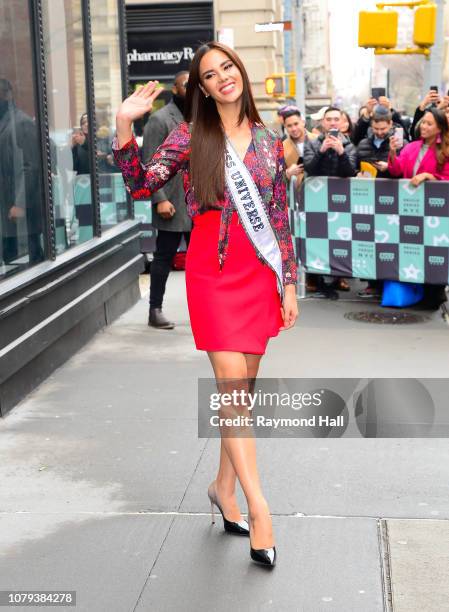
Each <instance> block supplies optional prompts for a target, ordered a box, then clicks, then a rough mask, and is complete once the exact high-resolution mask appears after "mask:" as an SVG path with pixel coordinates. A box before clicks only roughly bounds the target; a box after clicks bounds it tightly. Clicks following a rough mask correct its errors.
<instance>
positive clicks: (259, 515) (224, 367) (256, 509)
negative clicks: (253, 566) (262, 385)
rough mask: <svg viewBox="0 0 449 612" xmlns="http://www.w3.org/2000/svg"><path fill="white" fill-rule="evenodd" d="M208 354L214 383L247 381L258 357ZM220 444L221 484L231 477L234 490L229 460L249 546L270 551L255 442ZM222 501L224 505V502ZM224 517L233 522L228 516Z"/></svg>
mask: <svg viewBox="0 0 449 612" xmlns="http://www.w3.org/2000/svg"><path fill="white" fill-rule="evenodd" d="M208 355H209V358H210V361H211V363H212V367H213V369H214V373H215V377H216V379H217V381H218V382H219V381H220V379H247V378H248V375H249V374H250V375H251V374H252V375H253V376H255V374H256V373H257V368H258V365H259V363H258V362H259V361H260V356H254V355H251V356H245V355H244V354H243V353H235V352H230V351H216V352H210V353H208ZM247 359H248V361H249V363H250V368H251V372H250V373H249V372H248V365H247ZM239 388H240V386H239ZM228 389H229V387H228ZM222 445H223V446H224V449H225V451H226V453H227V458H225V457H223V462H220V467H222V466H223V469H224V477H225V481H226V478H227V481H226V482H227V484H228V486H229V485H230V483H231V484H232V478H233V479H234V487H235V476H233V475H232V472H231V470H230V468H229V465H228V464H227V463H226V462H227V460H229V462H230V464H231V465H232V467H233V468H234V472H235V473H236V475H237V477H238V479H239V482H240V484H241V486H242V489H243V492H244V494H245V497H246V500H247V503H248V513H249V518H250V523H251V545H252V547H253V548H270V547H272V546H273V534H272V528H271V517H270V513H269V509H268V505H267V503H266V501H265V499H264V497H263V494H262V490H261V486H260V481H259V475H258V471H257V463H256V444H255V439H254V437H251V436H249V437H240V436H234V437H226V436H224V437H222ZM219 476H220V479H221V477H222V476H223V473H220V471H219ZM231 477H232V478H231ZM217 479H218V477H217ZM220 492H221V490H220V491H218V493H219V495H220ZM223 495H224V491H223ZM234 499H235V498H234ZM228 500H229V498H228ZM222 502H223V506H224V505H225V501H224V499H223V500H222ZM223 511H224V512H225V508H223ZM226 512H227V510H226ZM227 518H229V520H233V519H232V518H231V516H229V517H227ZM234 520H235V519H234Z"/></svg>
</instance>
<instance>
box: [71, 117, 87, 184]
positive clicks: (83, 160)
mask: <svg viewBox="0 0 449 612" xmlns="http://www.w3.org/2000/svg"><path fill="white" fill-rule="evenodd" d="M72 156H73V169H74V170H75V172H77V174H90V160H89V119H88V116H87V113H83V114H82V115H81V117H80V129H79V130H76V131H75V132H74V134H73V136H72Z"/></svg>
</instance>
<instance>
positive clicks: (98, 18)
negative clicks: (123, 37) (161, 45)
mask: <svg viewBox="0 0 449 612" xmlns="http://www.w3.org/2000/svg"><path fill="white" fill-rule="evenodd" d="M91 21H92V50H93V67H94V86H95V112H96V124H97V134H96V136H97V158H98V169H99V188H100V210H101V227H102V229H103V230H104V229H107V228H109V227H111V226H113V225H115V224H116V223H119V222H120V221H123V220H125V219H127V218H128V204H127V198H126V191H125V188H124V184H123V180H122V175H121V173H120V172H119V170H118V168H117V167H116V166H115V164H114V159H113V156H112V151H111V141H112V138H113V135H114V131H115V113H116V111H117V108H118V107H119V104H120V102H121V100H122V78H121V68H120V39H119V31H118V24H119V16H118V3H117V0H95V2H92V3H91Z"/></svg>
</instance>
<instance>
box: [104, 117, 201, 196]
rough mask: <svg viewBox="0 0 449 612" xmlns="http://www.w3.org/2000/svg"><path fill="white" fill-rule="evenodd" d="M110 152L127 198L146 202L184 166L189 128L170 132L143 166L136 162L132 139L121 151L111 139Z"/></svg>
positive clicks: (137, 155) (135, 150) (136, 148)
mask: <svg viewBox="0 0 449 612" xmlns="http://www.w3.org/2000/svg"><path fill="white" fill-rule="evenodd" d="M112 150H113V153H114V158H115V162H116V164H117V166H118V167H119V168H120V170H121V172H122V175H123V179H124V181H125V187H126V189H127V191H128V192H129V193H130V194H131V197H132V198H133V199H134V200H147V199H148V198H150V197H151V196H152V195H153V193H154V192H155V191H158V190H159V189H161V188H162V187H163V186H164V185H165V183H167V182H168V181H169V180H170V179H171V178H172V177H173V176H175V174H176V173H177V172H178V171H179V170H180V169H181V168H182V167H185V165H186V163H187V161H188V159H189V155H190V133H189V126H188V124H187V123H185V122H183V123H180V124H179V125H178V127H176V128H175V129H174V130H173V131H172V132H170V134H169V135H168V137H167V139H166V140H165V141H164V142H163V143H162V144H161V145H160V146H159V147H158V148H157V150H156V152H155V154H154V155H153V157H152V158H151V160H150V161H149V162H148V164H146V165H145V164H143V163H142V162H141V160H140V157H139V150H138V147H137V143H136V140H135V138H134V137H133V138H132V139H131V140H130V141H129V142H127V143H126V144H125V145H124V146H123V147H122V148H121V149H119V148H118V141H117V138H114V141H113V143H112Z"/></svg>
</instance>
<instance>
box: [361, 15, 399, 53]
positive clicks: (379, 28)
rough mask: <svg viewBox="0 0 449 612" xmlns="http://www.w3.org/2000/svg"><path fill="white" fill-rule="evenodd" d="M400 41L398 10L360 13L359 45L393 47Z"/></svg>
mask: <svg viewBox="0 0 449 612" xmlns="http://www.w3.org/2000/svg"><path fill="white" fill-rule="evenodd" d="M397 42H398V13H397V12H396V11H377V12H372V11H361V12H360V13H359V47H380V48H382V49H392V48H393V47H396V45H397Z"/></svg>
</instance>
